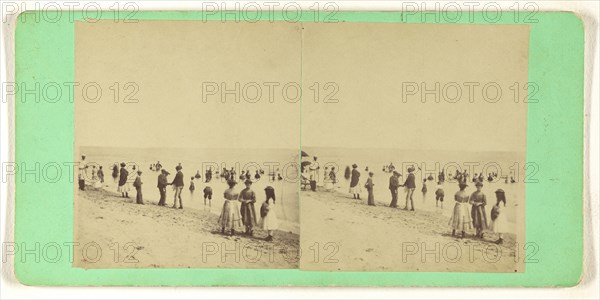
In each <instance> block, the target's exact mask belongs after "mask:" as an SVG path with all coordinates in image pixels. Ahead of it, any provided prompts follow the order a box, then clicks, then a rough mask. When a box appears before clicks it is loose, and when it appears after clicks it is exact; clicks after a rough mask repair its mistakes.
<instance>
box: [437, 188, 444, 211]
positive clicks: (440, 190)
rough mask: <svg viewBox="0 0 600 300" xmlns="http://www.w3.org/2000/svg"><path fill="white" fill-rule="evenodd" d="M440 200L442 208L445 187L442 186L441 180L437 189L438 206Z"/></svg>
mask: <svg viewBox="0 0 600 300" xmlns="http://www.w3.org/2000/svg"><path fill="white" fill-rule="evenodd" d="M438 202H439V204H440V205H441V208H444V187H443V186H442V182H441V181H438V183H437V186H436V190H435V207H438Z"/></svg>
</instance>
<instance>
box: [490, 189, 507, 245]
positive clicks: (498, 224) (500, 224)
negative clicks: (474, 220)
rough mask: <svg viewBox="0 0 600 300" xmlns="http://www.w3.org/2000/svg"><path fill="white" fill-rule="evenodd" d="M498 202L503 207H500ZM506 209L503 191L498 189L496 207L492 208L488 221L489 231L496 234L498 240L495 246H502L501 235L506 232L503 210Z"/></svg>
mask: <svg viewBox="0 0 600 300" xmlns="http://www.w3.org/2000/svg"><path fill="white" fill-rule="evenodd" d="M500 202H502V203H503V205H502V206H501V205H500ZM505 207H506V196H505V195H504V190H502V189H498V190H496V205H495V206H494V207H493V208H492V212H491V216H492V218H491V221H490V226H489V228H490V230H491V231H492V232H495V233H497V234H498V240H497V241H496V244H502V242H503V239H502V233H504V232H506V215H505V214H504V212H503V210H504V208H505Z"/></svg>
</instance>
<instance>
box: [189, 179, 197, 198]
mask: <svg viewBox="0 0 600 300" xmlns="http://www.w3.org/2000/svg"><path fill="white" fill-rule="evenodd" d="M194 190H196V187H195V186H194V177H192V179H190V193H192V194H193V193H194Z"/></svg>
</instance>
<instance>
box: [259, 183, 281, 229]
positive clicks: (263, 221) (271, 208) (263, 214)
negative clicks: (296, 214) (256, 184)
mask: <svg viewBox="0 0 600 300" xmlns="http://www.w3.org/2000/svg"><path fill="white" fill-rule="evenodd" d="M265 194H266V197H267V200H265V202H264V203H263V204H262V206H261V207H260V222H259V225H260V227H261V228H262V229H263V230H266V231H267V233H268V236H267V237H266V238H265V240H266V241H272V240H273V230H275V229H277V228H279V223H278V221H277V213H276V212H275V189H273V187H271V186H267V187H266V188H265ZM271 199H272V201H269V200H271Z"/></svg>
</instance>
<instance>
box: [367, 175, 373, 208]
mask: <svg viewBox="0 0 600 300" xmlns="http://www.w3.org/2000/svg"><path fill="white" fill-rule="evenodd" d="M374 185H375V184H374V183H373V172H369V178H367V182H366V183H365V188H366V189H367V192H368V193H369V196H368V197H367V204H368V205H370V206H375V196H374V195H373V186H374Z"/></svg>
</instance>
